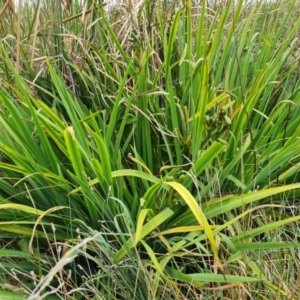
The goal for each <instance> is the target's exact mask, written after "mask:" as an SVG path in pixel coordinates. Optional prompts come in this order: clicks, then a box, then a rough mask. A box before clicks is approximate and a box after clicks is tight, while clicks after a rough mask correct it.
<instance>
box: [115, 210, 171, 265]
mask: <svg viewBox="0 0 300 300" xmlns="http://www.w3.org/2000/svg"><path fill="white" fill-rule="evenodd" d="M172 215H173V211H172V210H171V209H169V208H166V209H164V210H163V211H162V212H160V213H159V214H157V215H156V216H155V217H154V218H152V219H151V220H150V221H148V222H147V223H146V224H145V225H144V226H143V227H142V230H141V234H140V239H139V240H138V241H136V239H135V235H134V236H133V237H132V238H131V239H129V240H128V241H127V242H126V244H125V245H123V246H122V248H121V249H120V250H119V251H118V252H117V253H116V255H115V257H114V259H113V261H114V263H117V262H118V261H120V260H121V259H122V258H123V257H124V256H125V255H126V254H127V251H128V250H130V249H131V248H133V247H134V246H135V245H136V243H135V242H139V241H140V240H142V239H143V238H144V237H146V236H147V235H148V234H149V233H150V232H152V231H153V230H155V229H158V227H159V226H160V225H161V224H162V223H163V222H165V221H166V220H167V219H168V218H170V217H171V216H172ZM127 249H128V250H127Z"/></svg>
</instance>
